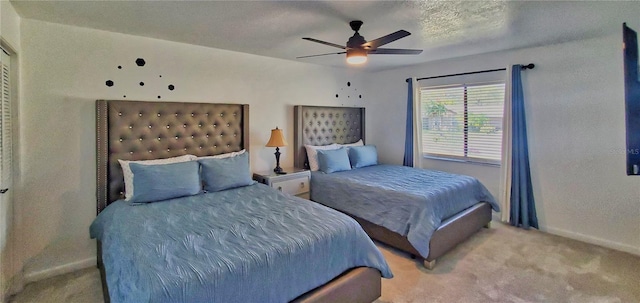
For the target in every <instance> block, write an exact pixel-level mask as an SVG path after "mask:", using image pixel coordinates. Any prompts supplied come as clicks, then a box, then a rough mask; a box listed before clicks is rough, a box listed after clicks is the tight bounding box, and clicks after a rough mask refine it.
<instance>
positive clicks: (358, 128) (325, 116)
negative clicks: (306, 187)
mask: <svg viewBox="0 0 640 303" xmlns="http://www.w3.org/2000/svg"><path fill="white" fill-rule="evenodd" d="M364 118H365V112H364V107H330V106H306V105H297V106H295V107H294V112H293V119H294V123H295V127H294V130H293V132H294V134H293V136H294V137H293V140H294V142H293V145H294V148H295V153H294V156H293V157H294V160H293V161H294V165H295V167H298V168H309V164H308V161H307V152H306V150H305V148H304V146H305V144H308V145H328V144H332V143H339V144H345V143H353V142H356V141H358V140H360V139H362V141H365V139H364V130H365V123H364Z"/></svg>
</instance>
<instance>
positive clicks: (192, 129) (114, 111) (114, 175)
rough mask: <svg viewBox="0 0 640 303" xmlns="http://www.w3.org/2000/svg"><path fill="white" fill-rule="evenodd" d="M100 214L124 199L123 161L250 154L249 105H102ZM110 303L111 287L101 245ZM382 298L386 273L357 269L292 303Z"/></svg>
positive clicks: (100, 265) (99, 128)
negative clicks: (234, 152) (183, 156)
mask: <svg viewBox="0 0 640 303" xmlns="http://www.w3.org/2000/svg"><path fill="white" fill-rule="evenodd" d="M96 145H97V146H96V151H97V178H96V180H97V181H96V182H97V184H96V186H97V193H96V197H97V205H96V206H97V213H98V214H99V213H100V212H101V211H102V210H103V209H104V208H105V207H107V206H108V205H109V204H110V203H111V202H114V201H116V200H118V199H120V198H122V197H123V195H124V181H123V176H122V169H121V168H120V165H119V163H118V159H123V160H149V159H160V158H168V157H175V156H181V155H185V154H192V155H196V156H211V155H217V154H222V153H228V152H233V151H239V150H242V149H246V150H248V149H249V105H244V104H212V103H181V102H145V101H116V100H98V101H96ZM97 245H98V256H97V257H98V268H99V269H100V277H101V280H102V290H103V295H104V300H105V302H110V298H109V291H108V288H109V285H108V284H107V280H106V272H105V268H104V265H103V263H102V243H101V242H100V241H98V243H97ZM380 295H381V274H380V271H378V270H377V269H374V268H369V267H357V268H353V269H350V270H348V271H345V272H344V273H342V274H341V275H339V276H337V277H336V278H334V279H333V280H331V281H330V282H328V283H326V284H324V285H321V286H319V287H317V288H316V289H313V290H311V291H309V292H307V293H305V294H301V295H300V296H299V297H298V298H296V299H295V300H293V301H292V302H362V303H365V302H373V301H374V300H376V299H377V298H378V297H380Z"/></svg>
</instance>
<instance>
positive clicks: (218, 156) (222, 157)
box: [196, 149, 246, 159]
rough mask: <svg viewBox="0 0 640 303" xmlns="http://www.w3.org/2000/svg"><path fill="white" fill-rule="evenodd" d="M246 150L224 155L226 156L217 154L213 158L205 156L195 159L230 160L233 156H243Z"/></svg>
mask: <svg viewBox="0 0 640 303" xmlns="http://www.w3.org/2000/svg"><path fill="white" fill-rule="evenodd" d="M245 151H246V150H244V149H243V150H241V151H237V152H230V153H226V154H219V155H215V156H205V157H197V158H196V159H224V158H231V157H235V156H240V155H242V154H244V152H245Z"/></svg>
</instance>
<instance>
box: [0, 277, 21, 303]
mask: <svg viewBox="0 0 640 303" xmlns="http://www.w3.org/2000/svg"><path fill="white" fill-rule="evenodd" d="M22 289H24V276H23V274H22V271H19V272H18V273H16V274H15V275H14V276H13V277H12V278H11V279H10V280H9V284H8V288H7V292H6V293H5V294H4V298H2V299H3V300H4V301H2V302H9V299H10V298H11V296H13V295H15V294H17V293H19V292H21V291H22Z"/></svg>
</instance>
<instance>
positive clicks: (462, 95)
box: [420, 82, 505, 164]
mask: <svg viewBox="0 0 640 303" xmlns="http://www.w3.org/2000/svg"><path fill="white" fill-rule="evenodd" d="M504 89H505V85H504V82H500V83H496V82H492V83H477V84H462V85H448V86H439V87H422V88H420V102H421V111H422V151H423V153H424V154H425V156H427V157H438V158H448V159H455V160H464V161H470V162H482V163H491V164H500V159H501V154H502V152H501V151H502V114H503V109H504Z"/></svg>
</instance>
